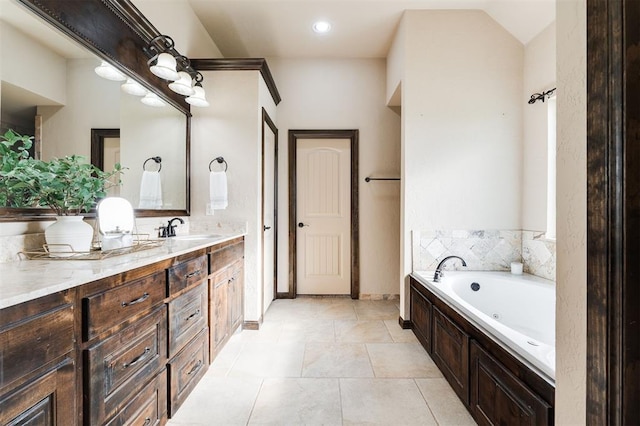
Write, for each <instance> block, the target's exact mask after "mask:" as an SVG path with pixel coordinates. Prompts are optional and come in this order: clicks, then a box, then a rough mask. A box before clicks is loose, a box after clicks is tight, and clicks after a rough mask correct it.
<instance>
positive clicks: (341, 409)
mask: <svg viewBox="0 0 640 426" xmlns="http://www.w3.org/2000/svg"><path fill="white" fill-rule="evenodd" d="M338 397H339V398H340V423H341V424H343V425H344V407H343V406H342V379H340V378H339V379H338Z"/></svg>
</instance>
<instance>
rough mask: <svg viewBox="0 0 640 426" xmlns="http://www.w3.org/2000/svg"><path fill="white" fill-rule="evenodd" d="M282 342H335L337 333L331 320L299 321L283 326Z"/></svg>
mask: <svg viewBox="0 0 640 426" xmlns="http://www.w3.org/2000/svg"><path fill="white" fill-rule="evenodd" d="M279 340H280V341H281V342H285V341H294V342H335V340H336V333H335V329H334V327H333V321H331V320H316V319H309V320H297V321H290V322H287V323H285V324H283V326H282V331H281V333H280V339H279Z"/></svg>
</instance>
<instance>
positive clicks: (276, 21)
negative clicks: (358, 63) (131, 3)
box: [168, 0, 555, 58]
mask: <svg viewBox="0 0 640 426" xmlns="http://www.w3.org/2000/svg"><path fill="white" fill-rule="evenodd" d="M168 1H171V0H168ZM188 2H189V3H190V4H191V7H192V8H193V10H194V11H195V13H196V15H197V16H198V18H199V19H200V21H201V22H202V24H203V25H204V27H205V28H206V29H207V31H208V32H209V34H210V35H211V37H212V38H213V40H214V42H215V43H216V45H217V46H218V48H219V49H220V51H221V52H222V54H223V55H224V56H225V57H282V58H384V57H386V56H387V53H388V51H389V47H390V45H391V42H392V41H393V37H394V35H395V32H396V29H397V27H398V24H399V22H400V19H401V17H402V13H403V11H404V10H411V9H479V10H484V11H485V12H486V13H488V14H489V15H490V16H491V17H493V19H495V20H496V21H497V22H498V23H500V25H502V26H503V27H504V28H505V29H506V30H507V31H509V32H510V33H511V34H513V36H514V37H516V38H517V39H518V40H520V42H521V43H523V44H526V43H528V42H529V41H530V40H531V39H532V38H533V37H535V36H536V35H537V34H538V33H540V31H542V30H543V29H544V28H546V27H547V26H548V25H549V24H550V23H552V22H553V21H554V20H555V0H288V1H282V0H224V1H220V0H188ZM320 19H322V20H326V21H329V22H330V23H331V24H332V31H331V32H330V33H329V34H324V35H318V34H315V33H314V32H313V31H312V29H311V26H312V24H313V23H314V22H315V21H317V20H320Z"/></svg>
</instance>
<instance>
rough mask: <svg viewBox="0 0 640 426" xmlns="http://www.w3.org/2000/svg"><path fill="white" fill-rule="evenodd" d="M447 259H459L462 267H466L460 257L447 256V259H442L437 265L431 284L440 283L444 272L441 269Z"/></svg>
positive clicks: (465, 263)
mask: <svg viewBox="0 0 640 426" xmlns="http://www.w3.org/2000/svg"><path fill="white" fill-rule="evenodd" d="M449 259H460V260H461V261H462V266H467V262H465V261H464V259H463V258H461V257H460V256H447V257H445V258H444V259H442V260H441V261H440V263H438V267H437V268H436V271H435V272H434V274H433V282H434V283H439V282H440V278H442V277H444V271H443V270H442V267H443V266H444V263H445V262H446V261H447V260H449Z"/></svg>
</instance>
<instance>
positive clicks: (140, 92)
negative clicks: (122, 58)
mask: <svg viewBox="0 0 640 426" xmlns="http://www.w3.org/2000/svg"><path fill="white" fill-rule="evenodd" d="M120 88H122V91H123V92H124V93H128V94H130V95H134V96H144V95H146V94H147V93H149V91H148V90H147V89H145V88H144V87H142V85H141V84H140V83H138V82H137V81H135V80H133V79H131V78H127V82H126V83H123V84H122V86H120Z"/></svg>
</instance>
